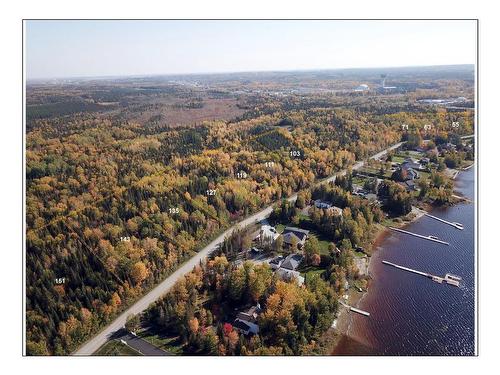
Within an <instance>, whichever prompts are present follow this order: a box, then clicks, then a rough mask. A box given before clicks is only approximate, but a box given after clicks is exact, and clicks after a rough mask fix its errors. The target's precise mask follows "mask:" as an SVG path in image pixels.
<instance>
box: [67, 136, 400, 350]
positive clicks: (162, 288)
mask: <svg viewBox="0 0 500 375" xmlns="http://www.w3.org/2000/svg"><path fill="white" fill-rule="evenodd" d="M402 144H403V142H399V143H396V144H395V145H393V146H391V147H389V148H387V149H385V150H384V151H381V152H379V153H377V154H375V155H373V156H372V157H371V159H378V158H380V157H382V156H383V155H385V154H386V153H387V152H388V151H390V150H394V149H396V148H398V147H400V146H401V145H402ZM364 163H365V162H364V161H360V162H358V163H356V164H354V166H353V167H352V169H359V168H361V167H362V166H363V165H364ZM345 173H346V171H345V170H344V171H341V172H338V173H336V174H335V175H333V176H331V177H329V178H327V179H325V180H323V181H321V182H319V183H318V184H324V183H327V182H331V181H334V180H335V176H336V175H341V174H345ZM296 199H297V194H293V195H292V196H290V197H289V198H288V200H289V201H295V200H296ZM273 205H274V204H273ZM273 205H271V206H269V207H267V208H265V209H263V210H262V211H259V212H257V213H256V214H253V215H252V216H250V217H248V218H246V219H245V220H242V221H240V222H239V223H237V224H235V225H233V226H232V227H231V228H229V229H228V230H226V231H225V232H224V233H222V234H221V235H220V236H219V237H217V238H216V239H215V240H213V241H212V242H210V243H209V244H208V245H207V246H206V247H204V248H203V249H202V250H200V251H199V252H198V253H197V254H196V255H194V256H193V257H192V258H191V259H189V260H188V261H187V262H186V263H184V264H183V265H182V266H181V267H180V268H178V269H177V271H175V272H174V273H173V274H171V275H170V276H168V277H167V278H166V279H165V280H163V281H162V282H161V283H160V284H158V285H157V286H156V287H155V288H154V289H152V290H151V291H150V292H149V293H147V294H146V295H145V296H144V297H142V298H141V299H140V300H138V301H137V302H136V303H134V304H133V305H132V306H131V307H129V308H128V309H127V310H125V311H124V312H123V313H122V314H120V315H119V316H118V317H117V318H116V319H115V320H114V321H113V322H111V323H110V324H109V325H108V326H107V327H106V328H104V329H103V330H102V331H101V332H99V333H98V334H97V335H96V336H94V337H93V338H91V339H90V340H89V341H87V342H86V343H85V344H84V345H83V346H81V347H80V348H79V349H78V350H77V351H75V352H74V353H73V355H92V353H94V352H95V351H97V349H99V348H100V347H101V346H102V345H104V343H105V342H106V341H107V340H108V339H109V338H110V337H111V336H112V335H113V333H114V332H116V331H118V330H119V329H120V328H123V326H124V325H125V322H126V321H127V317H128V316H130V315H136V314H139V313H141V312H143V311H144V310H146V309H147V308H148V307H149V305H150V304H151V303H153V302H154V301H156V300H157V299H159V298H160V297H161V296H163V295H164V294H165V293H166V292H168V290H169V289H170V288H171V287H172V286H173V285H174V284H175V282H176V281H177V280H178V279H179V278H181V277H182V276H184V275H185V274H187V273H189V272H190V271H191V270H192V269H193V268H194V267H195V266H196V265H197V264H199V263H200V261H201V260H203V259H205V258H206V257H207V256H208V255H209V254H210V253H211V252H212V251H214V250H215V249H216V248H217V246H218V245H219V244H220V243H221V242H222V241H223V240H224V238H225V237H226V236H228V235H230V234H231V233H232V232H233V230H234V229H235V228H236V227H246V226H248V225H250V224H253V223H255V222H259V221H261V220H264V219H265V218H267V217H268V216H269V215H270V214H271V211H272V209H273Z"/></svg>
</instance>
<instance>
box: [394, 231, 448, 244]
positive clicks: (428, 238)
mask: <svg viewBox="0 0 500 375" xmlns="http://www.w3.org/2000/svg"><path fill="white" fill-rule="evenodd" d="M389 229H392V230H393V231H396V232H400V233H404V234H408V235H410V236H414V237H418V238H421V239H423V240H428V241H433V242H437V243H440V244H443V245H448V246H449V245H450V243H449V242H446V241H442V240H440V239H439V238H437V237H434V236H424V235H421V234H418V233H413V232H409V231H407V230H404V229H400V228H395V227H389Z"/></svg>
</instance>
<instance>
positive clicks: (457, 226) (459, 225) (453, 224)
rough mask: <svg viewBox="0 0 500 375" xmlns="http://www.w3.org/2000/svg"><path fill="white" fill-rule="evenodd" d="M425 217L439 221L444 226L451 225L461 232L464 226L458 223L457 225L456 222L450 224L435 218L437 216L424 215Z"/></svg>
mask: <svg viewBox="0 0 500 375" xmlns="http://www.w3.org/2000/svg"><path fill="white" fill-rule="evenodd" d="M424 215H425V216H427V217H430V218H431V219H434V220H437V221H440V222H442V223H445V224H448V225H451V226H452V227H454V228H457V229H460V230H463V229H464V226H463V225H462V224H460V223H457V222H451V221H446V220H444V219H441V218H440V217H437V216H434V215H431V214H429V213H427V212H426V213H425V214H424Z"/></svg>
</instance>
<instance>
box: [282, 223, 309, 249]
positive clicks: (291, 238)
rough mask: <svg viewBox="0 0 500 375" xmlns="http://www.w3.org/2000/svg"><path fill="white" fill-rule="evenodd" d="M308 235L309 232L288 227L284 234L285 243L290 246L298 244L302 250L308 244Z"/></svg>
mask: <svg viewBox="0 0 500 375" xmlns="http://www.w3.org/2000/svg"><path fill="white" fill-rule="evenodd" d="M308 235H309V231H308V230H305V229H300V228H296V227H286V228H285V230H284V231H283V233H282V236H283V243H284V244H286V245H288V246H292V245H293V244H296V245H297V247H298V248H301V247H302V246H304V244H305V243H306V240H307V236H308Z"/></svg>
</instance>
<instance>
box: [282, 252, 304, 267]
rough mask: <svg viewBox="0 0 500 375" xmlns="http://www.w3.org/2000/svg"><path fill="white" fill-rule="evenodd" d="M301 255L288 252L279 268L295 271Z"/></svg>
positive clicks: (301, 257)
mask: <svg viewBox="0 0 500 375" xmlns="http://www.w3.org/2000/svg"><path fill="white" fill-rule="evenodd" d="M302 260H303V256H302V255H300V254H290V255H289V256H287V257H286V258H285V260H284V261H283V263H281V268H285V269H288V270H292V271H295V270H296V269H297V268H299V266H300V263H302Z"/></svg>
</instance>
